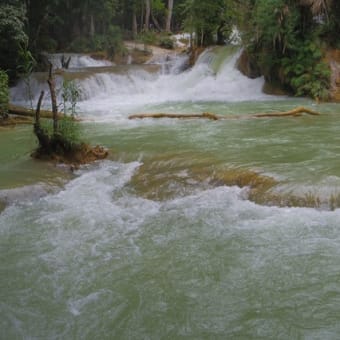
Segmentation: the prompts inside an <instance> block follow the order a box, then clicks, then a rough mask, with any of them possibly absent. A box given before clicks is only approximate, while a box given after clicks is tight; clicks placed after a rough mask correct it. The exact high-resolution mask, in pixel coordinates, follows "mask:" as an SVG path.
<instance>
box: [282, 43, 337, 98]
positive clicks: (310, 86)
mask: <svg viewBox="0 0 340 340" xmlns="http://www.w3.org/2000/svg"><path fill="white" fill-rule="evenodd" d="M282 66H283V71H284V75H285V78H286V81H287V83H288V84H289V85H290V87H291V88H292V89H293V91H294V93H295V94H296V95H297V96H308V97H312V98H314V99H321V100H327V99H328V98H329V88H330V75H331V72H330V69H329V66H328V65H327V64H326V63H324V62H323V61H322V52H321V51H320V49H319V48H318V47H317V46H316V45H315V44H314V43H313V42H311V41H306V42H303V43H301V44H300V45H299V47H297V48H296V49H295V53H292V54H291V56H290V57H286V58H283V59H282Z"/></svg>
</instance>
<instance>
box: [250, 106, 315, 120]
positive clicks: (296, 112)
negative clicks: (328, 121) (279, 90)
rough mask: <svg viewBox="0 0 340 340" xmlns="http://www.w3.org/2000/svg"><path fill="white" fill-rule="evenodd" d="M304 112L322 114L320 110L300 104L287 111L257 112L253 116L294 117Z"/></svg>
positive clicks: (313, 114)
mask: <svg viewBox="0 0 340 340" xmlns="http://www.w3.org/2000/svg"><path fill="white" fill-rule="evenodd" d="M303 113H306V114H309V115H312V116H318V115H320V113H319V112H316V111H313V110H310V109H307V108H306V107H303V106H300V107H297V108H295V109H293V110H289V111H285V112H268V113H257V114H254V115H253V117H255V118H265V117H287V116H293V117H299V116H302V114H303Z"/></svg>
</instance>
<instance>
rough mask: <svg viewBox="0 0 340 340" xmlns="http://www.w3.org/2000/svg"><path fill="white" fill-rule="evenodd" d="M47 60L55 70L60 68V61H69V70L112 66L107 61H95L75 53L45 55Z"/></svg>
mask: <svg viewBox="0 0 340 340" xmlns="http://www.w3.org/2000/svg"><path fill="white" fill-rule="evenodd" d="M47 58H48V60H49V61H50V62H51V63H52V65H53V67H54V68H55V69H58V68H62V65H61V60H62V58H64V60H68V59H69V58H71V59H70V64H69V68H70V69H79V68H86V67H103V66H112V63H111V62H110V61H108V60H97V59H94V58H92V57H90V56H88V55H83V54H75V53H54V54H48V55H47Z"/></svg>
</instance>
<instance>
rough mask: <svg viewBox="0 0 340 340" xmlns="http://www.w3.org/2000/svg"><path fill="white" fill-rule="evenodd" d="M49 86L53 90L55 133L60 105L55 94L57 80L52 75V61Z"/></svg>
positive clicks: (55, 131)
mask: <svg viewBox="0 0 340 340" xmlns="http://www.w3.org/2000/svg"><path fill="white" fill-rule="evenodd" d="M47 83H48V86H49V88H50V92H51V101H52V115H53V133H54V134H56V133H57V131H58V106H57V96H56V94H55V80H54V78H53V75H52V64H51V63H50V69H49V72H48V79H47Z"/></svg>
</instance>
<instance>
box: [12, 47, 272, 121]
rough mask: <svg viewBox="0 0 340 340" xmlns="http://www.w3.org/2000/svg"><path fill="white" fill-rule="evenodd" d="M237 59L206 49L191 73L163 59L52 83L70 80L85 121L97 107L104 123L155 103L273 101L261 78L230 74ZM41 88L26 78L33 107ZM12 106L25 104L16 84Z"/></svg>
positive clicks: (182, 61)
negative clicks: (157, 67)
mask: <svg viewBox="0 0 340 340" xmlns="http://www.w3.org/2000/svg"><path fill="white" fill-rule="evenodd" d="M239 54H240V51H239V49H238V48H236V47H235V46H229V47H216V48H211V49H207V50H206V51H205V52H204V53H202V55H201V56H200V57H199V58H198V60H197V62H196V64H195V65H194V66H193V67H192V68H191V69H186V68H187V63H188V59H187V57H186V56H182V55H177V56H170V55H169V56H166V55H165V56H163V57H162V58H161V59H158V60H157V61H154V62H156V63H157V64H159V65H160V70H159V71H158V72H150V71H149V70H147V69H146V66H152V65H145V67H144V66H142V65H140V66H136V65H125V66H116V67H112V68H110V69H106V68H105V69H104V70H100V69H98V71H96V70H93V68H92V66H91V67H89V68H88V71H87V70H86V69H84V70H82V71H81V72H67V73H65V74H64V75H60V76H57V82H58V84H59V87H60V86H61V83H62V77H65V76H66V75H67V79H70V78H72V79H74V80H75V81H76V83H77V85H78V87H79V88H80V92H81V98H80V103H79V108H80V111H82V112H84V113H85V114H86V115H87V114H88V113H89V112H91V111H92V112H93V107H96V108H97V109H98V110H99V111H100V112H101V114H103V115H105V116H107V117H109V116H111V117H113V116H114V115H116V114H117V112H119V113H122V114H124V112H125V113H126V115H128V114H129V113H131V110H133V108H135V109H137V108H143V107H145V105H157V104H159V103H171V102H188V101H189V102H192V101H195V102H240V101H249V100H256V101H258V100H261V101H262V100H268V99H269V100H272V99H273V98H274V97H273V96H268V95H265V94H264V93H263V92H262V87H263V83H264V80H263V78H257V79H249V78H247V77H246V76H244V75H243V74H241V73H240V72H239V71H238V70H237V69H236V68H235V64H236V61H237V59H238V57H239ZM54 56H55V57H56V56H57V55H54ZM77 58H78V59H77ZM77 58H74V63H75V64H77V63H78V64H77V65H80V64H81V62H83V61H89V60H90V59H89V57H87V56H78V57H77ZM96 62H97V61H96ZM91 63H92V61H91ZM75 64H74V65H75ZM87 65H89V64H87ZM42 88H45V89H46V82H45V80H44V77H43V75H42V74H34V75H33V76H32V78H31V89H32V92H33V93H34V98H33V101H34V102H36V101H37V98H38V95H39V93H40V91H41V89H42ZM11 100H12V102H14V103H19V104H21V105H22V104H24V102H25V101H26V102H28V97H27V84H26V83H25V82H23V81H21V82H20V83H19V84H18V85H17V86H16V87H15V88H13V89H12V90H11ZM46 105H47V106H48V105H49V103H48V99H45V106H46ZM26 106H27V103H26ZM92 115H93V113H91V116H92ZM92 118H94V117H92Z"/></svg>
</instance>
